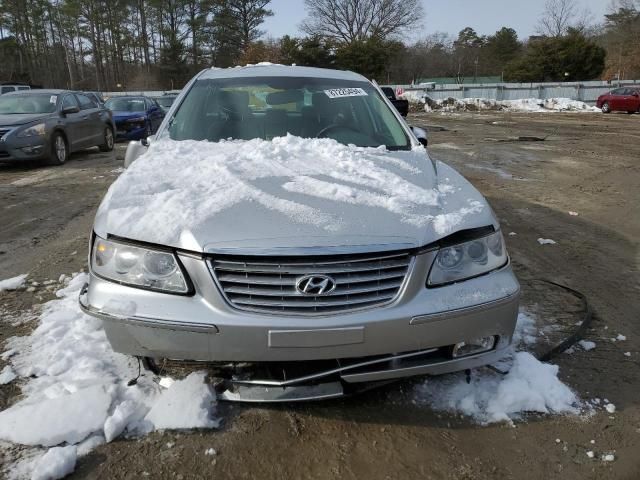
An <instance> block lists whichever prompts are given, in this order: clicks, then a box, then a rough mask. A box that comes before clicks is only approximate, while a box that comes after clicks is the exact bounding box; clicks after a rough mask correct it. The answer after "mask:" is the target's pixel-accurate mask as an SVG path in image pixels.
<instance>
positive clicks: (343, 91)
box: [324, 88, 367, 98]
mask: <svg viewBox="0 0 640 480" xmlns="http://www.w3.org/2000/svg"><path fill="white" fill-rule="evenodd" d="M324 93H326V94H327V97H329V98H340V97H366V96H367V92H365V91H364V90H363V89H362V88H330V89H329V90H325V91H324Z"/></svg>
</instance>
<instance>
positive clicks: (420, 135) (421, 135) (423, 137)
mask: <svg viewBox="0 0 640 480" xmlns="http://www.w3.org/2000/svg"><path fill="white" fill-rule="evenodd" d="M411 131H412V132H413V134H414V135H415V136H416V138H417V139H418V141H419V142H420V143H421V144H422V146H423V147H426V146H427V145H429V140H428V139H427V131H426V130H424V129H422V128H420V127H411Z"/></svg>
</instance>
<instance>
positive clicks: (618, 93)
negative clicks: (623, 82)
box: [611, 88, 624, 95]
mask: <svg viewBox="0 0 640 480" xmlns="http://www.w3.org/2000/svg"><path fill="white" fill-rule="evenodd" d="M611 95H624V88H616V89H615V90H614V91H612V92H611Z"/></svg>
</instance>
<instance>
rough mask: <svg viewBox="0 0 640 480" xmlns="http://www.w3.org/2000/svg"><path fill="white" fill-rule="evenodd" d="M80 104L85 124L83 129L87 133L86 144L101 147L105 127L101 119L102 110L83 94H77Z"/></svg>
mask: <svg viewBox="0 0 640 480" xmlns="http://www.w3.org/2000/svg"><path fill="white" fill-rule="evenodd" d="M75 95H76V98H77V99H78V103H79V104H80V113H81V114H82V119H83V121H84V124H83V126H82V128H83V129H84V130H85V132H86V142H87V144H88V145H90V146H94V145H100V144H101V143H102V139H103V136H104V125H103V124H102V120H101V119H100V109H99V108H98V105H97V104H96V102H95V101H94V100H93V99H92V98H91V97H89V96H88V95H85V94H83V93H76V94H75Z"/></svg>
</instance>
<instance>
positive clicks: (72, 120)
mask: <svg viewBox="0 0 640 480" xmlns="http://www.w3.org/2000/svg"><path fill="white" fill-rule="evenodd" d="M114 131H115V128H114V125H113V120H112V118H111V113H110V112H109V111H108V110H106V109H104V108H102V107H101V106H99V105H98V104H97V103H96V102H95V100H94V99H93V98H91V97H90V96H88V95H87V94H85V93H83V92H73V91H68V90H26V91H19V92H13V93H7V94H5V95H2V96H1V97H0V162H23V161H45V162H47V163H49V164H51V165H61V164H63V163H64V162H66V161H67V158H68V157H69V155H70V154H71V153H73V152H75V151H78V150H83V149H86V148H90V147H96V146H97V147H100V150H102V151H103V152H109V151H111V150H113V144H114Z"/></svg>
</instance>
